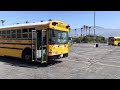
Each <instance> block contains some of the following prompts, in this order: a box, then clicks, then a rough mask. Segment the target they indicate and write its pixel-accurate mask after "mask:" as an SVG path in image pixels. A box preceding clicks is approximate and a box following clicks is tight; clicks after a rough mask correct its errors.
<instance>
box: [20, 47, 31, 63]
mask: <svg viewBox="0 0 120 90" xmlns="http://www.w3.org/2000/svg"><path fill="white" fill-rule="evenodd" d="M22 61H24V62H27V63H30V62H32V50H31V49H26V50H24V51H23V53H22Z"/></svg>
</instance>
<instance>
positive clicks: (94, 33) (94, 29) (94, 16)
mask: <svg viewBox="0 0 120 90" xmlns="http://www.w3.org/2000/svg"><path fill="white" fill-rule="evenodd" d="M95 39H96V37H95V11H94V43H95Z"/></svg>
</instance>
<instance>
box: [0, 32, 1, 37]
mask: <svg viewBox="0 0 120 90" xmlns="http://www.w3.org/2000/svg"><path fill="white" fill-rule="evenodd" d="M0 39H1V31H0Z"/></svg>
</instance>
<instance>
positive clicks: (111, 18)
mask: <svg viewBox="0 0 120 90" xmlns="http://www.w3.org/2000/svg"><path fill="white" fill-rule="evenodd" d="M95 12H96V15H95V16H96V17H95V24H96V26H101V27H104V28H111V29H120V11H95ZM49 19H52V20H60V21H62V22H65V23H66V24H69V25H70V28H72V29H75V28H81V27H82V26H83V25H87V26H93V25H94V11H0V20H5V23H4V25H5V26H7V25H13V24H16V23H25V21H29V22H39V21H41V20H43V21H48V20H49ZM0 26H1V24H0Z"/></svg>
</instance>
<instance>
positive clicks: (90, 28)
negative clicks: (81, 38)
mask: <svg viewBox="0 0 120 90" xmlns="http://www.w3.org/2000/svg"><path fill="white" fill-rule="evenodd" d="M90 29H91V27H89V35H90Z"/></svg>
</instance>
